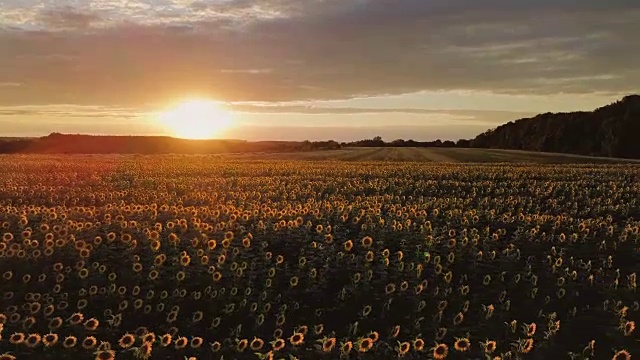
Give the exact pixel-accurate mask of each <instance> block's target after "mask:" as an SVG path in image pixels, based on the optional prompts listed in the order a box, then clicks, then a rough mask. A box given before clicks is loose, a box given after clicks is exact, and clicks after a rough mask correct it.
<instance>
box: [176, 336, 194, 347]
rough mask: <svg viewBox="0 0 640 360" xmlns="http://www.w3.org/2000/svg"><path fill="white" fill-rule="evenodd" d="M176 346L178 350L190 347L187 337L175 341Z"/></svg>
mask: <svg viewBox="0 0 640 360" xmlns="http://www.w3.org/2000/svg"><path fill="white" fill-rule="evenodd" d="M196 344H197V342H196ZM174 345H175V348H176V349H184V348H185V347H187V345H189V340H188V339H187V338H186V337H184V336H181V337H179V338H177V339H176V340H175V341H174Z"/></svg>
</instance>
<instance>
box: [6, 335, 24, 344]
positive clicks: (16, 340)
mask: <svg viewBox="0 0 640 360" xmlns="http://www.w3.org/2000/svg"><path fill="white" fill-rule="evenodd" d="M24 338H25V336H24V334H23V333H13V334H11V336H10V337H9V342H11V343H12V344H14V345H18V344H22V342H23V341H24Z"/></svg>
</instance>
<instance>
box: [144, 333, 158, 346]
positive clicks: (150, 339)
mask: <svg viewBox="0 0 640 360" xmlns="http://www.w3.org/2000/svg"><path fill="white" fill-rule="evenodd" d="M142 342H143V343H151V344H153V343H154V342H156V334H154V333H152V332H150V333H146V334H144V335H143V336H142Z"/></svg>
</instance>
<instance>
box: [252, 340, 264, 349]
mask: <svg viewBox="0 0 640 360" xmlns="http://www.w3.org/2000/svg"><path fill="white" fill-rule="evenodd" d="M263 346H264V340H262V339H260V338H257V337H254V338H253V340H251V342H250V343H249V347H250V348H251V350H253V351H258V350H260V349H262V347H263Z"/></svg>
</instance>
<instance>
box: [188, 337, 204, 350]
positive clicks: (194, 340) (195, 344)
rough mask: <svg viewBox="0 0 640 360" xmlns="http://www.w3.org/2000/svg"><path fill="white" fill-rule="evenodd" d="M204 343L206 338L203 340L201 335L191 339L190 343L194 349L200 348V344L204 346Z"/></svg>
mask: <svg viewBox="0 0 640 360" xmlns="http://www.w3.org/2000/svg"><path fill="white" fill-rule="evenodd" d="M203 343H204V340H202V338H201V337H199V336H195V337H193V338H192V339H191V342H190V343H189V345H190V346H191V348H192V349H198V348H199V347H200V346H202V344H203Z"/></svg>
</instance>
